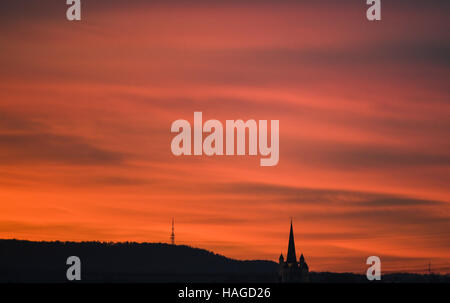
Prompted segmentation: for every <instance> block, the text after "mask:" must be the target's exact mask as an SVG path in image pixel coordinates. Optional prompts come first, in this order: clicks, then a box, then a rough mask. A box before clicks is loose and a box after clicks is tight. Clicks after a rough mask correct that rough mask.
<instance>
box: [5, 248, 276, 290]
mask: <svg viewBox="0 0 450 303" xmlns="http://www.w3.org/2000/svg"><path fill="white" fill-rule="evenodd" d="M69 256H78V257H79V258H80V259H81V271H82V281H85V282H95V281H99V282H114V281H117V282H128V281H129V282H186V281H191V282H196V281H201V282H208V281H267V282H275V281H276V272H277V268H278V267H277V264H276V263H275V262H271V261H257V260H256V261H239V260H234V259H230V258H226V257H224V256H222V255H218V254H214V253H212V252H210V251H207V250H204V249H199V248H193V247H189V246H185V245H169V244H163V243H135V242H123V243H105V242H59V241H56V242H32V241H23V240H0V282H15V281H19V282H58V281H61V282H63V281H66V270H67V268H68V267H69V266H68V265H66V260H67V258H68V257H69Z"/></svg>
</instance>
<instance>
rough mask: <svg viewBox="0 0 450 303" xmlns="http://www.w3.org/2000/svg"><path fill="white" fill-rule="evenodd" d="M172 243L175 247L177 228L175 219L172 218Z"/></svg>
mask: <svg viewBox="0 0 450 303" xmlns="http://www.w3.org/2000/svg"><path fill="white" fill-rule="evenodd" d="M170 243H171V244H172V245H175V227H174V221H173V218H172V233H171V234H170Z"/></svg>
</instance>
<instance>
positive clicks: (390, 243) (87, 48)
mask: <svg viewBox="0 0 450 303" xmlns="http://www.w3.org/2000/svg"><path fill="white" fill-rule="evenodd" d="M362 2H363V1H361V4H355V3H354V2H351V1H347V2H346V1H343V2H342V4H337V3H334V2H333V1H329V0H323V1H316V2H315V3H314V4H307V3H294V2H292V1H280V3H278V4H272V3H270V2H269V1H263V3H261V5H258V6H257V7H256V6H255V5H252V4H251V3H250V2H248V1H229V2H227V3H222V2H219V3H217V4H214V5H213V4H209V3H207V2H205V1H199V3H198V4H196V5H192V4H188V3H186V2H184V1H181V0H180V1H174V3H171V4H167V3H165V2H162V1H155V2H154V3H151V4H148V3H146V2H145V1H137V2H136V3H135V4H129V3H128V4H127V6H124V5H123V4H122V3H121V2H120V1H110V3H108V5H103V4H102V2H96V1H93V2H89V4H86V6H85V7H84V8H83V9H84V13H83V20H82V21H81V22H80V23H70V22H66V21H65V19H64V18H65V15H64V10H65V3H64V1H62V2H61V1H48V2H46V3H45V4H39V5H38V4H32V3H30V4H28V3H26V2H25V1H14V3H12V2H11V1H9V2H8V3H2V4H1V10H0V14H1V18H2V22H3V24H4V26H2V27H1V28H0V32H1V37H0V40H1V45H2V52H1V54H0V62H1V66H2V69H1V70H0V80H1V82H0V100H1V101H0V172H1V174H0V201H1V202H0V238H17V239H26V240H60V241H90V240H96V241H117V242H119V241H136V242H169V241H170V239H169V237H170V232H171V230H170V228H171V219H172V217H174V218H175V233H176V243H177V244H186V245H191V246H195V247H200V248H204V249H208V250H211V251H214V252H216V253H219V254H222V255H225V256H227V257H231V258H237V259H268V260H273V261H277V259H278V256H279V254H280V252H282V253H283V254H285V253H286V250H287V241H288V235H289V219H290V218H291V217H293V218H294V232H295V240H296V248H297V253H298V254H300V253H301V252H303V253H304V255H305V258H306V260H307V262H308V264H309V266H310V270H312V271H337V272H343V271H353V272H363V271H364V269H365V268H366V265H365V260H366V258H367V257H368V256H371V255H379V256H380V257H381V259H382V262H383V268H385V269H386V270H389V269H395V268H421V266H423V267H425V266H426V264H428V262H429V261H430V260H431V262H432V264H436V266H437V267H438V268H444V267H446V268H447V269H445V270H442V272H450V270H449V269H448V267H449V266H450V265H449V264H450V207H449V202H450V190H449V189H450V188H449V186H448V183H449V180H450V141H449V140H448V139H449V138H450V119H449V117H450V102H449V100H450V91H449V89H448V79H449V71H450V70H449V55H448V54H449V52H448V49H449V47H450V45H449V41H450V40H449V39H448V37H449V36H448V33H447V29H448V22H449V21H448V17H447V14H446V12H445V10H443V9H441V8H440V7H439V6H432V5H427V4H424V3H420V2H419V1H408V2H407V3H406V1H403V2H402V1H399V2H398V3H385V4H383V5H384V6H383V21H382V22H380V23H379V24H373V23H370V22H366V21H365V20H364V18H365V14H364V7H365V4H364V3H362ZM36 5H38V6H39V12H42V13H39V14H38V13H36V11H37V10H36V7H35V6H36ZM445 5H447V4H445V3H444V2H442V6H445ZM45 8H47V9H45ZM331 8H332V9H331ZM60 11H61V12H60ZM194 111H201V112H202V113H203V119H204V120H207V119H218V120H220V121H225V120H226V119H243V120H244V121H245V120H248V119H255V120H268V121H270V120H274V119H276V120H279V121H280V129H279V131H280V143H279V147H280V155H279V163H278V164H277V165H276V166H274V167H260V165H259V157H225V156H223V157H208V156H195V157H194V156H191V157H176V156H174V155H172V153H171V150H170V143H171V140H172V138H173V134H172V133H171V132H170V126H171V123H172V122H173V121H175V120H177V119H186V120H188V121H190V122H191V124H192V122H193V120H192V117H193V113H194ZM297 257H298V256H297ZM444 265H445V266H444Z"/></svg>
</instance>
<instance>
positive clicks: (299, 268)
mask: <svg viewBox="0 0 450 303" xmlns="http://www.w3.org/2000/svg"><path fill="white" fill-rule="evenodd" d="M278 262H279V265H280V267H279V280H280V282H308V281H309V267H308V264H306V261H305V257H304V256H303V254H301V256H300V259H299V261H298V262H297V254H296V253H295V242H294V228H293V227H292V218H291V230H290V231H289V245H288V251H287V257H286V261H284V258H283V254H281V255H280V258H279V259H278Z"/></svg>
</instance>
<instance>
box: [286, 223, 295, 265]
mask: <svg viewBox="0 0 450 303" xmlns="http://www.w3.org/2000/svg"><path fill="white" fill-rule="evenodd" d="M286 262H287V263H297V255H296V253H295V242H294V230H293V228H292V219H291V231H290V233H289V246H288V252H287V258H286Z"/></svg>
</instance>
